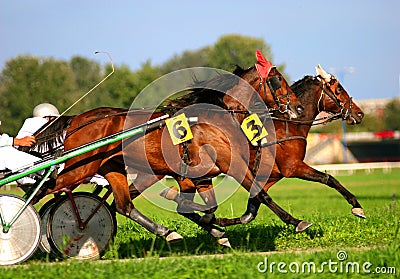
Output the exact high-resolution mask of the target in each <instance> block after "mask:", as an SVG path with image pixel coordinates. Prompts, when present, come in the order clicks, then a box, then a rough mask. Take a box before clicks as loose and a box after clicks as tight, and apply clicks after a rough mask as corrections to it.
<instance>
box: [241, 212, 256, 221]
mask: <svg viewBox="0 0 400 279" xmlns="http://www.w3.org/2000/svg"><path fill="white" fill-rule="evenodd" d="M253 219H254V216H253V214H251V213H248V214H245V215H243V216H242V217H240V222H241V223H242V224H248V223H250V222H251V221H253Z"/></svg>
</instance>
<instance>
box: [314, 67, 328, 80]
mask: <svg viewBox="0 0 400 279" xmlns="http://www.w3.org/2000/svg"><path fill="white" fill-rule="evenodd" d="M315 71H316V72H317V75H319V76H321V77H322V78H323V79H324V80H325V82H330V81H331V75H330V74H328V73H327V72H325V70H324V69H322V67H321V65H320V64H318V66H317V67H316V68H315Z"/></svg>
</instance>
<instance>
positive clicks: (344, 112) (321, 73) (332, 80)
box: [316, 65, 364, 125]
mask: <svg viewBox="0 0 400 279" xmlns="http://www.w3.org/2000/svg"><path fill="white" fill-rule="evenodd" d="M316 72H317V75H318V76H317V78H318V79H319V80H320V81H321V82H322V84H323V89H324V93H325V94H326V95H328V97H329V98H326V97H324V100H323V106H324V110H329V108H331V109H332V107H333V106H334V107H336V112H337V113H340V114H341V117H342V119H343V120H346V122H347V124H349V125H354V124H359V123H361V121H362V119H363V117H364V113H363V112H362V110H361V109H360V107H359V106H357V105H356V104H355V103H354V102H353V98H352V97H350V96H349V94H348V93H347V91H346V90H345V89H344V88H343V86H342V85H341V84H340V82H339V81H338V80H337V78H336V77H335V76H334V75H332V74H329V73H327V72H326V71H325V70H324V69H322V67H321V66H320V65H318V67H316Z"/></svg>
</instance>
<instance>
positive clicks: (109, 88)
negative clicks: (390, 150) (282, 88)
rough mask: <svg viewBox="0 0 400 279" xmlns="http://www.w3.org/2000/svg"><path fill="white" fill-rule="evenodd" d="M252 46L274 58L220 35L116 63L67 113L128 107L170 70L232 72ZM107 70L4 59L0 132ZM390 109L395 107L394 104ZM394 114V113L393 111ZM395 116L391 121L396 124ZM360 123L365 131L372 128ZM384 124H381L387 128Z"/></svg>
mask: <svg viewBox="0 0 400 279" xmlns="http://www.w3.org/2000/svg"><path fill="white" fill-rule="evenodd" d="M256 49H260V50H261V51H262V52H263V54H264V55H265V56H266V57H267V59H269V60H270V61H273V57H272V53H271V47H270V45H268V44H267V43H266V42H265V41H264V40H263V39H260V38H254V37H248V36H241V35H225V36H222V37H220V38H219V39H218V40H217V42H216V43H215V44H214V45H211V46H205V47H203V48H200V49H198V50H193V51H191V50H187V51H184V52H183V53H181V54H175V55H174V56H173V57H171V58H170V59H168V60H167V61H166V62H165V63H163V64H161V65H152V63H151V61H150V60H148V61H146V62H145V63H143V64H142V65H141V67H140V68H139V69H138V70H135V71H132V70H131V69H130V68H129V67H128V66H127V65H116V66H115V72H114V74H113V75H112V76H111V77H110V78H109V79H107V80H106V81H105V82H104V83H102V84H101V85H100V86H99V87H97V88H96V89H95V91H94V92H93V93H92V94H90V95H88V96H87V97H86V98H84V99H83V100H82V101H81V102H79V103H78V104H77V105H76V106H74V108H73V109H72V110H71V111H69V112H68V113H67V115H72V114H78V113H82V112H85V111H87V110H90V109H92V108H95V107H100V106H111V107H123V108H129V107H130V105H131V103H132V101H133V100H134V98H135V96H136V95H137V94H139V93H140V92H141V91H142V90H143V89H144V88H145V87H146V86H147V85H148V84H150V83H151V82H152V81H154V80H156V79H157V78H159V77H161V76H163V75H165V74H168V73H170V72H173V71H175V70H179V69H184V68H189V67H212V68H218V69H223V70H226V71H230V72H231V71H233V70H234V68H235V65H236V64H237V65H240V66H242V67H250V66H252V65H254V63H255V57H254V52H255V50H256ZM277 67H278V69H279V71H280V72H281V73H283V74H284V76H285V77H286V78H287V80H288V81H289V77H288V76H287V75H286V74H285V72H284V70H285V64H281V65H277ZM111 70H112V65H111V64H107V65H105V66H103V67H102V66H101V65H100V64H99V63H98V62H96V61H94V60H91V59H88V58H85V57H81V56H74V57H72V58H71V59H70V60H69V61H65V60H58V59H54V58H52V57H35V56H30V55H21V56H18V57H15V58H12V59H10V60H8V61H7V62H6V64H5V66H4V68H3V70H2V72H1V74H0V120H1V121H2V126H1V127H0V130H1V131H2V132H6V133H9V134H10V135H15V134H16V133H17V131H18V130H19V128H20V127H21V125H22V123H23V121H24V119H26V118H27V117H31V116H32V110H33V108H34V107H35V106H36V105H38V104H40V103H44V102H48V103H52V104H54V105H56V106H57V108H58V109H59V111H60V112H63V111H64V110H65V109H67V108H68V107H69V106H70V105H71V104H73V103H74V102H75V101H76V100H78V99H79V98H80V97H81V96H82V95H83V94H84V93H86V92H87V91H88V90H90V89H91V88H92V87H93V86H94V85H95V84H97V83H98V82H99V81H100V80H102V79H103V78H104V76H105V75H107V74H108V73H110V72H111ZM394 109H395V111H396V109H397V111H399V110H400V108H399V107H398V106H396V105H395V106H394ZM393 115H394V116H396V113H393ZM393 115H392V116H390V117H393ZM398 115H399V114H398V113H397V116H398ZM368 117H369V116H368ZM390 117H389V118H390ZM398 120H399V119H398V118H397V120H396V121H392V122H394V124H398V123H400V121H398ZM365 122H367V121H365ZM365 125H366V126H365V127H364V126H363V127H364V128H365V129H372V128H371V127H376V125H371V127H370V125H369V124H365ZM385 125H386V124H385ZM385 125H383V126H384V127H385V128H389V129H390V127H392V126H387V125H386V126H385ZM333 129H336V128H333Z"/></svg>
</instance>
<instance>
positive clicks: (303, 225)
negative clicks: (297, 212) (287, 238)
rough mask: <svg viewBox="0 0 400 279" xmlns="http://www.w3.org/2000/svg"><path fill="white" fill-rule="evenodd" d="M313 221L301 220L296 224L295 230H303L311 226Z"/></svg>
mask: <svg viewBox="0 0 400 279" xmlns="http://www.w3.org/2000/svg"><path fill="white" fill-rule="evenodd" d="M312 224H313V223H311V222H307V221H301V222H300V223H298V224H297V226H296V232H304V231H305V230H306V229H308V228H309V227H311V226H312Z"/></svg>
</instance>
